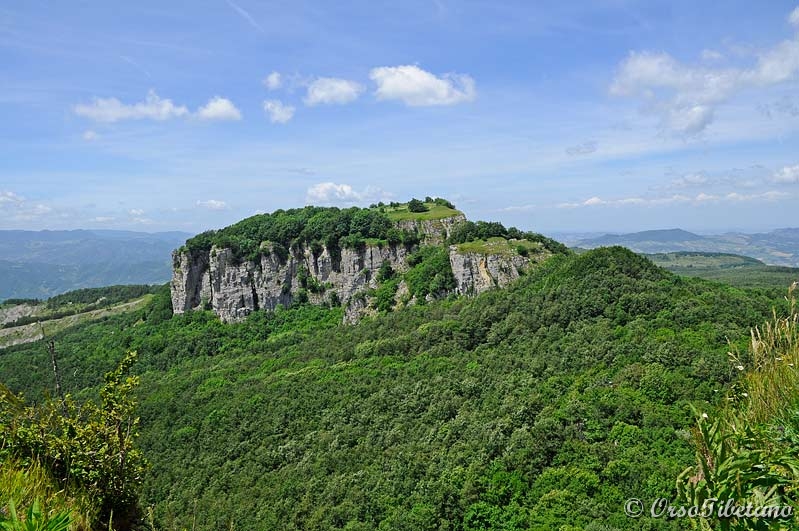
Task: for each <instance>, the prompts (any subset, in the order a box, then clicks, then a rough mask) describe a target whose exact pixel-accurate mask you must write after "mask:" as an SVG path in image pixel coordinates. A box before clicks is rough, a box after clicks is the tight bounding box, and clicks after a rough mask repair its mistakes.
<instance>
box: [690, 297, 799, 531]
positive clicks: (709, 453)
mask: <svg viewBox="0 0 799 531" xmlns="http://www.w3.org/2000/svg"><path fill="white" fill-rule="evenodd" d="M795 289H796V283H794V284H793V285H792V286H791V290H790V293H789V297H790V301H791V307H790V311H789V312H788V313H787V315H778V314H777V313H776V312H775V314H774V316H773V317H772V319H771V320H769V321H768V322H766V323H765V324H764V325H762V326H758V327H756V328H755V329H754V330H752V335H751V341H750V343H749V345H748V349H747V350H745V351H741V350H738V349H735V350H733V351H732V352H730V358H731V360H730V361H731V363H732V364H733V366H734V367H736V369H738V370H739V371H742V372H743V371H746V372H745V374H744V376H743V377H742V378H741V379H740V380H739V381H738V382H736V384H735V385H734V386H733V387H732V388H731V389H730V391H729V392H728V394H727V397H726V400H725V401H724V402H723V403H722V404H721V406H720V407H718V408H717V409H716V410H715V411H711V414H710V415H708V414H707V413H702V414H701V415H698V420H697V424H696V427H695V429H694V438H695V446H696V450H697V451H696V461H697V462H696V465H695V466H692V467H689V468H688V469H686V470H685V471H684V472H683V473H682V474H681V475H680V478H679V479H678V481H677V486H678V490H679V495H680V499H681V501H682V502H684V503H686V504H689V505H696V506H700V507H701V506H703V505H707V504H708V503H709V502H710V501H711V500H714V499H715V500H728V499H733V500H736V503H737V504H738V505H740V506H746V505H747V504H752V506H754V507H771V508H777V509H779V515H780V516H781V517H780V518H777V517H775V516H774V515H775V514H776V511H774V512H771V513H768V516H767V517H759V518H758V517H755V518H751V517H749V518H740V517H731V518H730V517H723V516H720V514H719V511H718V510H716V511H715V512H714V513H715V514H712V515H711V516H710V517H708V518H704V519H701V520H698V521H697V522H696V523H697V524H698V525H697V527H701V528H702V529H722V530H748V529H795V528H796V524H795V519H796V514H797V511H799V313H797V308H796V301H795V299H794V298H793V292H794V290H795ZM787 508H790V509H791V511H788V510H787Z"/></svg>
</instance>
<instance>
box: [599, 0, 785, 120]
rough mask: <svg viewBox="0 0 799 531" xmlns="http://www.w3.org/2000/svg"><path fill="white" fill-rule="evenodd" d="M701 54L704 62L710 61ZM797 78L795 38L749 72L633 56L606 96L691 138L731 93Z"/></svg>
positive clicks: (642, 54)
mask: <svg viewBox="0 0 799 531" xmlns="http://www.w3.org/2000/svg"><path fill="white" fill-rule="evenodd" d="M797 9H799V8H797ZM795 13H796V11H794V13H792V14H791V16H790V20H791V22H792V23H793V21H794V18H795V17H794V14H795ZM797 17H799V15H797ZM797 27H799V25H798V26H797ZM706 52H708V53H703V58H705V59H708V58H711V56H713V54H712V53H710V52H709V51H706ZM797 73H799V35H794V37H793V38H792V39H788V40H785V41H782V42H781V43H779V44H777V45H775V46H774V47H773V48H771V49H769V50H766V51H765V52H764V53H762V54H760V56H759V57H758V59H757V62H756V63H755V64H754V65H752V66H751V67H749V68H709V67H705V66H692V65H686V64H683V63H681V62H679V61H677V60H676V59H674V58H673V57H672V56H671V55H669V54H667V53H660V52H647V51H642V52H638V51H634V52H631V53H630V54H629V56H628V57H627V58H626V59H625V60H624V61H622V63H621V64H620V65H619V67H618V71H617V72H616V76H615V77H614V79H613V82H612V83H611V86H610V92H611V94H614V95H617V96H627V97H636V98H639V99H641V100H643V101H644V102H646V103H647V105H646V106H645V108H646V109H648V110H650V111H654V112H656V113H658V114H660V115H661V118H662V122H663V127H664V128H666V129H669V130H672V131H674V132H677V133H682V134H686V135H695V134H697V133H700V132H701V131H703V130H705V129H706V128H707V126H708V125H710V124H711V123H712V122H713V119H714V110H715V108H716V107H717V106H718V105H719V104H721V103H724V102H725V101H727V100H728V99H729V98H731V97H732V96H733V95H735V94H736V93H738V92H740V91H742V90H744V89H747V88H758V87H769V86H772V85H776V84H779V83H783V82H785V81H788V80H791V79H794V78H795V77H796V74H797Z"/></svg>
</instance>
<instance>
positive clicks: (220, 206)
mask: <svg viewBox="0 0 799 531" xmlns="http://www.w3.org/2000/svg"><path fill="white" fill-rule="evenodd" d="M196 204H197V206H198V207H200V208H205V209H208V210H227V208H228V204H227V203H226V202H224V201H220V200H218V199H208V200H206V201H197V203H196Z"/></svg>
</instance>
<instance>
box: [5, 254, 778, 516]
mask: <svg viewBox="0 0 799 531" xmlns="http://www.w3.org/2000/svg"><path fill="white" fill-rule="evenodd" d="M783 293H784V291H783V290H781V289H780V290H777V289H775V290H770V291H769V290H758V291H751V290H744V289H738V288H733V287H729V286H724V285H721V284H714V283H708V282H706V281H704V280H701V279H690V278H682V277H678V276H675V275H673V274H671V273H669V272H667V271H665V270H663V269H661V268H659V267H657V266H655V265H654V264H652V262H650V261H649V260H647V259H645V258H643V257H640V256H638V255H635V254H633V253H631V252H630V251H627V250H625V249H622V248H606V249H597V250H594V251H589V252H586V253H584V254H581V255H579V256H578V255H561V256H557V257H555V258H552V259H551V260H549V261H547V262H546V263H545V264H544V265H543V266H541V267H540V268H538V269H536V270H534V271H533V272H531V273H530V274H528V275H526V276H523V277H522V278H520V279H519V280H518V281H517V282H516V283H514V284H512V285H511V286H510V287H509V288H507V289H504V290H494V291H489V292H487V293H484V294H482V295H480V296H478V297H475V298H452V299H448V300H441V301H437V302H433V303H429V304H426V305H420V306H411V307H408V308H405V309H403V310H401V311H395V312H389V313H381V314H380V315H378V316H376V317H374V318H369V319H365V320H364V321H362V322H361V323H360V324H358V325H355V326H346V325H341V324H340V322H341V315H342V309H341V308H338V307H321V306H310V305H307V304H300V305H295V306H294V307H292V308H291V309H285V310H284V309H280V310H278V311H276V312H272V313H268V312H263V311H258V312H254V313H252V314H251V315H250V316H248V317H247V319H246V320H245V321H244V322H242V323H238V324H231V325H225V324H222V323H220V322H219V320H218V319H217V318H216V317H215V316H214V315H213V314H211V313H210V312H204V311H196V312H187V313H186V314H184V315H180V316H174V317H173V316H171V308H170V299H169V294H168V293H167V292H166V291H164V292H161V293H159V294H156V295H155V296H154V299H153V300H152V301H151V302H150V303H149V304H148V305H147V306H146V307H145V308H143V309H138V310H136V311H133V312H129V313H124V314H120V315H115V316H110V317H108V318H107V319H105V320H103V321H97V322H92V323H84V324H80V325H79V326H76V327H73V328H71V329H68V330H64V331H61V332H58V333H57V334H56V335H55V336H54V337H55V339H56V342H57V347H58V352H59V356H60V358H59V363H60V366H61V372H62V379H63V385H64V387H65V388H66V389H67V390H68V391H69V392H72V393H74V394H76V395H77V396H78V397H90V396H92V395H93V393H94V392H95V390H96V389H97V386H98V385H99V383H100V375H101V374H102V373H103V372H104V371H107V370H109V369H111V368H112V367H113V366H114V365H115V364H116V362H117V361H119V360H120V359H121V358H122V357H123V355H124V353H125V351H127V350H136V351H138V353H139V361H138V363H137V365H136V366H135V370H136V372H137V373H138V374H139V375H140V376H141V387H140V389H139V400H140V405H139V409H138V411H139V414H140V415H141V434H142V436H141V441H140V443H141V447H142V448H143V450H144V453H145V456H146V457H147V458H148V459H149V460H150V463H151V468H150V470H149V472H148V474H147V475H146V477H145V480H144V481H145V483H144V489H143V491H142V494H141V503H142V505H143V506H144V507H152V508H153V513H154V516H155V524H156V528H157V529H163V530H171V529H184V528H195V529H208V530H218V529H230V528H233V529H248V530H250V529H292V530H300V529H301V530H314V529H319V530H321V529H348V530H373V529H374V530H377V529H381V530H387V529H408V530H433V529H452V530H463V531H472V530H478V529H481V530H482V529H505V530H522V529H524V530H531V529H532V530H541V531H543V530H551V529H584V530H586V531H600V530H606V529H687V528H688V522H687V521H686V520H670V521H669V520H661V519H651V518H644V519H642V520H633V519H629V518H627V517H626V516H625V514H624V511H623V504H624V501H625V500H626V499H627V498H630V497H638V498H642V499H648V500H653V499H654V498H656V497H661V496H663V497H671V496H673V495H674V494H675V478H676V477H677V475H679V473H680V472H682V470H684V469H685V468H686V467H687V466H690V465H691V464H693V462H694V449H693V447H692V445H691V435H690V432H689V429H690V428H691V426H692V424H693V416H692V414H691V412H690V409H689V404H709V403H714V402H716V401H718V400H719V398H720V397H721V396H723V393H724V390H725V389H726V388H727V387H728V386H729V385H730V384H731V382H733V381H734V380H735V378H736V375H737V371H736V370H735V369H734V368H731V367H730V365H729V363H728V360H727V351H728V350H729V348H730V346H729V345H728V343H727V338H731V339H732V340H733V341H734V342H735V343H737V344H738V345H744V344H745V342H746V340H747V337H748V330H749V327H751V326H753V325H756V324H758V323H760V322H762V321H763V320H764V318H766V317H767V316H768V315H769V314H770V312H771V309H772V307H774V306H775V305H776V306H778V307H779V309H780V310H783V309H784V308H783V306H784V305H785V304H786V303H785V301H784V299H783V298H782V294H783ZM0 380H2V381H3V382H4V383H5V384H6V385H8V386H9V387H11V389H13V390H16V391H25V393H26V395H27V396H29V397H35V396H38V395H39V393H41V392H42V391H45V390H49V389H52V372H51V367H50V365H49V360H48V357H47V353H46V352H45V350H44V349H43V347H42V345H41V344H39V343H33V344H30V345H23V346H18V347H12V348H9V349H6V350H5V351H3V352H2V353H0Z"/></svg>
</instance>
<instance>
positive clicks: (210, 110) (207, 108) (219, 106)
mask: <svg viewBox="0 0 799 531" xmlns="http://www.w3.org/2000/svg"><path fill="white" fill-rule="evenodd" d="M197 117H199V118H200V119H201V120H241V112H239V110H238V109H237V108H236V106H235V105H233V102H232V101H230V100H229V99H227V98H221V97H219V96H214V97H213V98H211V99H210V100H208V103H206V104H205V105H204V106H202V107H200V108H199V109H197Z"/></svg>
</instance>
